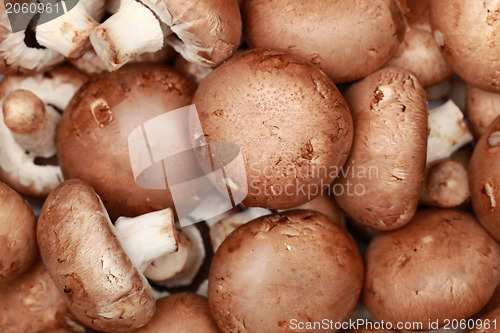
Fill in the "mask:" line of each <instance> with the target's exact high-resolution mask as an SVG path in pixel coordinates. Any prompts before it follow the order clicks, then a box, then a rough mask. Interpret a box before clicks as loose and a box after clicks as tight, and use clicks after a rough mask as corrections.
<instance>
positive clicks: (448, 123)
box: [427, 100, 473, 164]
mask: <svg viewBox="0 0 500 333" xmlns="http://www.w3.org/2000/svg"><path fill="white" fill-rule="evenodd" d="M429 129H430V133H429V138H428V144H427V164H429V163H431V162H433V161H436V160H441V159H445V158H448V157H450V156H451V154H453V153H454V152H455V151H457V150H458V149H460V147H463V146H464V145H466V144H468V143H469V142H471V141H472V140H473V137H472V133H471V131H470V130H469V127H468V126H467V123H466V122H465V119H464V114H463V113H462V111H461V110H460V109H459V108H458V107H457V106H456V105H455V103H453V101H451V100H449V101H448V102H446V103H445V104H443V105H441V106H439V107H437V108H435V109H432V110H430V111H429Z"/></svg>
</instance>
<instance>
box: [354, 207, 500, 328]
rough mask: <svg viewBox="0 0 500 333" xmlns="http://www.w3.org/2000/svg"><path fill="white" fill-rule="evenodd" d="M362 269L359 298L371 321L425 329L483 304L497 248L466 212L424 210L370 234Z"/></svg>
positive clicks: (496, 278)
mask: <svg viewBox="0 0 500 333" xmlns="http://www.w3.org/2000/svg"><path fill="white" fill-rule="evenodd" d="M443 244H444V246H443ZM365 269H366V275H365V284H364V288H363V295H362V299H363V303H364V304H365V305H366V307H367V309H368V310H369V311H370V313H371V314H372V315H373V316H374V317H375V318H377V320H379V321H381V320H383V321H385V322H392V323H393V324H394V325H395V324H396V322H421V323H422V324H423V329H424V330H428V329H429V324H428V323H430V322H431V321H436V320H439V323H441V324H444V320H445V319H449V320H453V319H458V320H460V319H465V318H468V317H470V316H472V315H474V314H475V313H477V312H478V311H479V310H481V309H482V308H483V307H484V306H485V305H486V304H487V303H488V300H489V299H490V298H491V296H492V294H493V291H494V290H495V288H496V286H497V285H498V283H499V282H500V274H499V273H500V245H499V244H498V243H497V242H495V240H494V239H493V238H491V236H490V235H488V233H487V232H486V231H485V230H484V229H483V228H482V227H481V225H480V224H479V223H478V222H477V220H476V219H475V217H474V216H472V215H470V214H468V213H465V212H461V211H458V210H449V209H441V210H425V211H420V212H418V213H417V214H416V215H415V217H414V218H413V220H412V221H411V222H410V223H409V224H408V225H406V226H404V227H402V228H400V229H398V230H394V231H391V232H386V233H380V234H378V235H377V236H375V238H374V239H373V240H372V241H371V242H370V244H369V245H368V248H367V250H366V252H365Z"/></svg>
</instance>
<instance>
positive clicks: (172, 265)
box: [144, 225, 205, 288]
mask: <svg viewBox="0 0 500 333" xmlns="http://www.w3.org/2000/svg"><path fill="white" fill-rule="evenodd" d="M176 238H177V245H178V250H177V252H174V253H171V254H168V255H166V256H164V257H162V258H158V259H156V260H154V261H153V262H152V263H151V264H150V265H149V266H148V267H147V268H146V270H145V271H144V275H145V276H146V277H147V278H148V279H150V280H152V281H154V282H156V284H159V285H163V286H165V287H169V288H172V287H180V286H188V285H190V284H191V283H192V282H193V280H194V278H195V277H196V275H197V274H198V271H199V270H200V267H201V265H202V264H203V260H204V259H205V246H204V244H203V238H202V237H201V233H200V231H199V230H198V228H196V226H193V225H191V226H186V227H183V228H180V229H177V230H176Z"/></svg>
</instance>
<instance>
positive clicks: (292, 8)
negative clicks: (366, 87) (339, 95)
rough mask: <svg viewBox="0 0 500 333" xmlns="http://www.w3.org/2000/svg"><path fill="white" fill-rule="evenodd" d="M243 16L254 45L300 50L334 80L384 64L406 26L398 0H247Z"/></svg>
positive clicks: (353, 77) (352, 77)
mask: <svg viewBox="0 0 500 333" xmlns="http://www.w3.org/2000/svg"><path fill="white" fill-rule="evenodd" d="M243 21H244V30H245V34H246V40H247V42H248V44H249V45H250V46H251V47H260V48H273V49H280V50H284V51H287V52H290V53H292V54H296V55H300V56H302V57H304V58H305V59H307V60H309V61H311V62H313V63H316V64H318V65H319V66H320V67H321V68H322V69H323V70H324V71H325V73H326V74H328V75H329V76H330V77H331V78H332V80H333V81H334V82H336V83H337V82H347V81H354V80H357V79H360V78H362V77H364V76H366V75H368V74H370V73H371V72H373V71H375V70H377V69H379V68H380V67H382V65H383V64H384V63H386V62H387V60H389V59H390V57H391V56H392V54H393V53H394V51H395V50H396V48H397V46H398V44H399V42H400V41H401V40H402V39H403V36H404V31H405V24H404V16H403V14H402V13H401V11H400V7H399V6H398V3H396V1H394V0H376V1H356V2H354V1H323V0H314V1H312V0H309V1H288V0H279V1H276V0H274V1H271V0H265V1H261V0H248V1H244V2H243Z"/></svg>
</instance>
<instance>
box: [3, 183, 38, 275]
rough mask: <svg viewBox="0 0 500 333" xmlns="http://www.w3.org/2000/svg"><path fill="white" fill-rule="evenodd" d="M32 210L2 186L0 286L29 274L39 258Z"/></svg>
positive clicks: (5, 186) (14, 193) (21, 199)
mask: <svg viewBox="0 0 500 333" xmlns="http://www.w3.org/2000/svg"><path fill="white" fill-rule="evenodd" d="M35 229H36V220H35V215H34V214H33V210H32V209H31V207H30V206H29V205H28V203H27V202H26V201H24V200H23V198H22V197H21V196H20V195H19V194H18V193H17V192H15V191H14V190H13V189H11V188H10V187H9V186H7V185H5V184H4V183H2V182H0V284H2V283H5V282H8V281H10V280H12V279H14V278H16V277H17V276H19V275H20V274H21V273H23V272H24V271H25V270H27V269H28V268H29V267H30V266H31V264H32V263H33V261H34V260H35V257H36V255H37V246H36V237H35Z"/></svg>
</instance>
